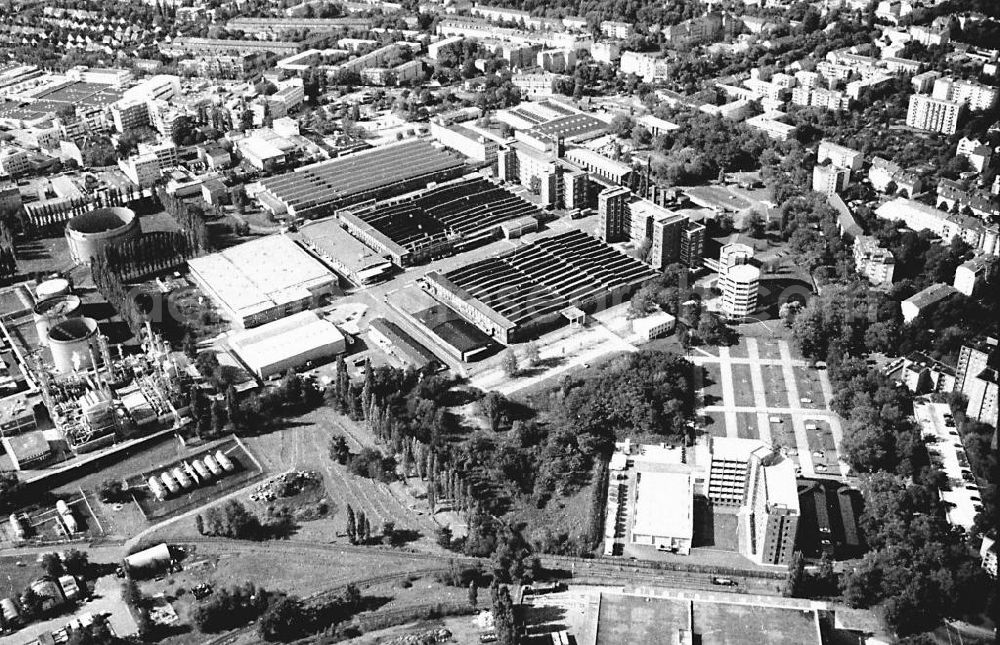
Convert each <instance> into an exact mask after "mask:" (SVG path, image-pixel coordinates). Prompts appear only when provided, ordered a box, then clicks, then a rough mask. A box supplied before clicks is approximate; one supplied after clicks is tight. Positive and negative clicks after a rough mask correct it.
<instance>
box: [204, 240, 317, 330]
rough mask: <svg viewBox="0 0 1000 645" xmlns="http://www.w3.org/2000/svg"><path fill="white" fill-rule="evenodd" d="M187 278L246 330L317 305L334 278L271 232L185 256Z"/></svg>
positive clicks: (308, 257)
mask: <svg viewBox="0 0 1000 645" xmlns="http://www.w3.org/2000/svg"><path fill="white" fill-rule="evenodd" d="M188 267H189V268H190V270H191V278H192V279H193V280H194V281H195V283H197V284H198V286H199V287H201V289H202V290H204V291H205V293H207V294H208V295H210V296H211V297H212V298H213V299H214V300H215V302H216V303H217V304H218V305H219V307H220V308H221V309H222V311H223V313H224V314H225V315H226V316H227V317H228V318H230V319H231V320H232V321H233V322H234V323H235V324H236V325H238V326H240V327H243V328H245V329H247V328H250V327H257V326H259V325H263V324H264V323H267V322H270V321H272V320H278V319H279V318H282V317H284V316H288V315H290V314H293V313H295V312H298V311H302V310H304V309H309V308H311V307H315V306H317V305H318V304H319V299H320V297H321V296H324V295H329V294H332V293H333V290H334V288H335V287H336V286H337V277H336V276H335V275H334V274H333V272H332V271H330V270H329V269H327V268H326V267H325V266H323V263H322V262H320V261H319V260H317V259H316V258H314V257H312V256H311V255H309V254H308V253H307V252H306V251H305V250H303V249H302V248H301V247H299V246H298V245H297V244H296V243H295V242H293V241H292V240H291V239H290V238H288V237H286V236H284V235H272V236H269V237H263V238H260V239H258V240H253V241H250V242H245V243H243V244H240V245H237V246H234V247H232V248H229V249H226V250H225V251H220V252H219V253H213V254H212V255H206V256H204V257H200V258H193V259H191V260H188Z"/></svg>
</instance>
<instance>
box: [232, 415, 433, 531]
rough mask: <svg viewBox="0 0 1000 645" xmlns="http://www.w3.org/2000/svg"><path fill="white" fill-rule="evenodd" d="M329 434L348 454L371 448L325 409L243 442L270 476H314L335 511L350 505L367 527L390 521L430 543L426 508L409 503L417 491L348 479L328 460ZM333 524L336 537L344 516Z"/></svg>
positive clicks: (359, 430)
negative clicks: (345, 445) (338, 439)
mask: <svg viewBox="0 0 1000 645" xmlns="http://www.w3.org/2000/svg"><path fill="white" fill-rule="evenodd" d="M334 433H338V434H341V435H343V436H344V437H345V439H346V440H347V443H348V446H349V447H350V449H351V451H352V452H358V451H359V450H360V449H361V448H362V447H368V446H373V445H375V441H374V438H373V437H372V436H371V435H370V433H369V432H368V430H367V429H366V428H365V427H364V426H363V425H362V424H358V423H355V422H354V421H351V420H350V419H348V418H347V417H344V416H341V415H340V414H337V412H335V411H334V410H332V409H330V408H326V407H322V408H317V409H316V410H313V411H311V412H308V413H307V414H304V415H302V416H301V417H298V418H296V419H293V420H290V421H289V422H287V423H286V427H284V428H282V429H280V430H275V431H272V432H268V433H266V434H261V435H257V436H254V437H247V438H245V439H244V442H245V443H246V444H247V447H248V448H250V450H252V451H253V452H254V454H255V455H257V457H258V458H259V459H260V461H261V464H262V465H263V466H264V468H265V469H266V470H268V471H270V472H274V473H277V472H283V471H286V470H289V469H292V468H295V469H298V470H313V471H316V472H317V473H320V474H321V475H322V476H323V479H324V483H325V484H326V487H327V491H328V496H329V499H330V500H331V501H332V502H333V505H334V506H336V508H337V509H338V511H344V509H346V506H347V505H350V506H351V508H352V509H353V510H354V511H355V513H357V512H358V511H363V512H364V513H365V515H366V516H368V518H369V519H370V520H371V522H372V525H373V526H378V527H381V526H382V524H383V523H384V522H386V521H391V522H395V524H396V528H397V529H407V530H411V531H416V532H418V533H419V534H421V535H423V536H424V537H428V538H430V539H433V533H434V531H435V530H436V528H437V524H436V523H435V522H434V520H433V519H431V518H430V517H429V515H428V514H427V505H426V502H424V501H422V500H418V499H416V497H415V495H416V494H419V492H418V489H419V488H420V486H419V485H415V487H413V488H407V487H405V486H404V485H403V484H398V483H394V484H392V486H389V485H387V484H383V483H381V482H377V481H374V480H372V479H368V478H366V477H358V476H355V475H352V474H350V473H349V472H348V471H347V467H346V466H341V465H340V464H338V463H335V462H334V461H333V460H331V459H330V457H329V444H330V437H331V436H332V435H333V434H334ZM415 484H416V482H415ZM335 519H336V522H337V526H338V527H339V528H338V529H337V532H340V533H342V532H344V531H345V530H346V528H347V515H346V512H338V513H337V514H336V516H335Z"/></svg>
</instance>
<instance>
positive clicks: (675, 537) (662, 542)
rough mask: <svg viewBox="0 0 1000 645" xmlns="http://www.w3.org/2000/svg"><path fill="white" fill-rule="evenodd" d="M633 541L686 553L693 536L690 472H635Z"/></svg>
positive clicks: (691, 481)
mask: <svg viewBox="0 0 1000 645" xmlns="http://www.w3.org/2000/svg"><path fill="white" fill-rule="evenodd" d="M636 489H637V490H636V499H635V512H634V516H633V517H634V518H635V519H634V521H633V523H632V532H631V535H632V543H633V544H646V545H651V546H655V547H656V548H657V549H660V550H669V551H675V552H677V553H680V554H681V555H687V554H689V553H690V552H691V540H692V538H693V536H694V478H693V477H692V476H691V474H690V473H679V472H675V473H671V472H654V471H644V472H639V473H638V474H637V475H636Z"/></svg>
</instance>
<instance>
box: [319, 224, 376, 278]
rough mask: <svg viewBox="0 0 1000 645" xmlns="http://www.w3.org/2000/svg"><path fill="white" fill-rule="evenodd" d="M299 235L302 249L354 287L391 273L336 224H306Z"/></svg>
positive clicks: (369, 250) (372, 254) (359, 241)
mask: <svg viewBox="0 0 1000 645" xmlns="http://www.w3.org/2000/svg"><path fill="white" fill-rule="evenodd" d="M299 234H300V237H301V240H302V244H303V246H305V247H306V248H307V249H309V250H310V251H312V252H313V253H314V254H316V256H317V257H319V258H321V259H322V260H323V261H324V262H326V263H327V264H329V265H330V266H332V267H333V268H334V269H335V270H336V271H337V272H338V273H340V274H342V275H344V276H345V277H347V278H348V279H350V280H351V281H352V282H354V283H355V284H359V285H365V284H371V283H374V282H378V281H379V280H382V279H383V278H386V277H388V276H389V274H390V273H391V272H392V262H390V261H389V260H388V259H387V258H384V257H382V256H381V255H379V254H378V253H376V252H375V251H373V250H372V249H370V248H368V247H367V246H366V245H365V244H364V243H363V242H362V241H361V240H359V239H357V238H356V237H354V236H353V235H351V234H350V233H348V232H347V230H346V229H344V228H343V227H342V225H341V223H340V222H339V221H337V220H329V219H328V220H324V221H321V222H310V223H308V224H306V225H305V226H303V227H302V228H301V229H299Z"/></svg>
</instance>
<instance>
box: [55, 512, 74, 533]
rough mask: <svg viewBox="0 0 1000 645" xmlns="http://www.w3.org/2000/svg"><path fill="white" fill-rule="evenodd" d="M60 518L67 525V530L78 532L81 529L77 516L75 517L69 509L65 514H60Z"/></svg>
mask: <svg viewBox="0 0 1000 645" xmlns="http://www.w3.org/2000/svg"><path fill="white" fill-rule="evenodd" d="M59 519H61V520H62V522H63V524H65V525H66V530H67V531H69V532H70V533H76V532H77V531H78V530H79V527H78V526H77V524H76V518H75V517H73V514H72V513H70V512H69V511H67V512H66V513H65V514H64V515H60V516H59Z"/></svg>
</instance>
